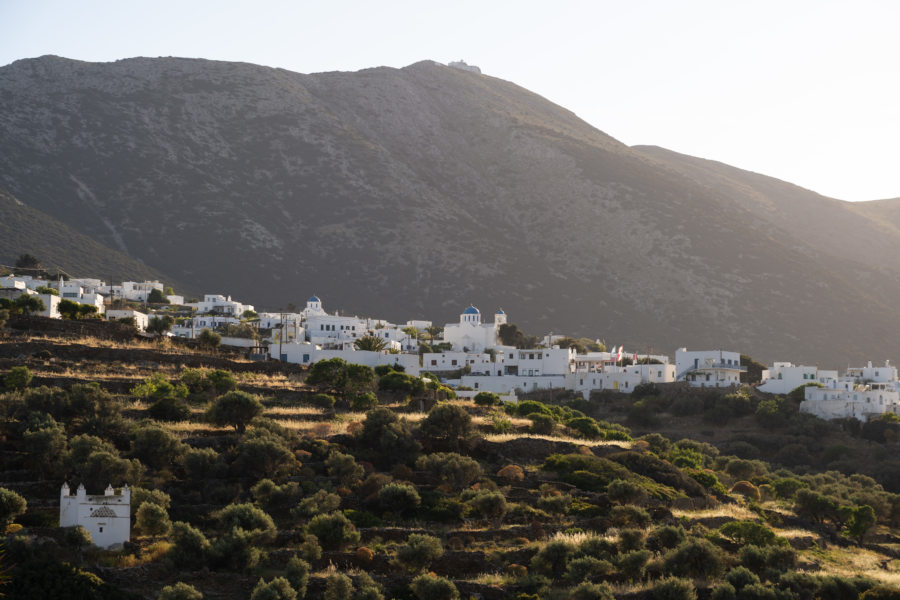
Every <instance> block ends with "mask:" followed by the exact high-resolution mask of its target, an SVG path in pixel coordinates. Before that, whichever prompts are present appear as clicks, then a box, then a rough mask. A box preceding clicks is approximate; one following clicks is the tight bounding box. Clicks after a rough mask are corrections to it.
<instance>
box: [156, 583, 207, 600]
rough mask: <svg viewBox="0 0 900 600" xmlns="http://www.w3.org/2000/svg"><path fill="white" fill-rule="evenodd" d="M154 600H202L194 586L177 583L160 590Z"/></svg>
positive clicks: (201, 595)
mask: <svg viewBox="0 0 900 600" xmlns="http://www.w3.org/2000/svg"><path fill="white" fill-rule="evenodd" d="M156 600H203V594H201V593H200V592H198V591H197V588H195V587H194V586H192V585H188V584H186V583H184V582H182V581H179V582H178V583H176V584H175V585H167V586H166V587H164V588H163V589H161V590H160V592H159V596H157V597H156Z"/></svg>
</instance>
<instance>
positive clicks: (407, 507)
mask: <svg viewBox="0 0 900 600" xmlns="http://www.w3.org/2000/svg"><path fill="white" fill-rule="evenodd" d="M378 504H379V506H380V507H381V510H382V511H385V512H388V511H389V512H391V513H393V514H395V515H397V516H398V517H401V518H402V517H404V516H408V515H411V514H413V513H414V512H415V511H416V510H417V509H418V508H419V506H420V505H421V504H422V498H421V497H420V496H419V492H418V491H417V490H416V488H415V487H413V486H412V485H410V484H408V483H389V484H387V485H385V486H384V487H382V488H381V489H380V490H378Z"/></svg>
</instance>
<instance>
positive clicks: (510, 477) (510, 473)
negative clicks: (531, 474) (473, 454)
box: [497, 465, 525, 482]
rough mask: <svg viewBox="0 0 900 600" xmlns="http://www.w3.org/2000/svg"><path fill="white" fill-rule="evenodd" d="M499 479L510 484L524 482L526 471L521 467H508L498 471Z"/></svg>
mask: <svg viewBox="0 0 900 600" xmlns="http://www.w3.org/2000/svg"><path fill="white" fill-rule="evenodd" d="M497 477H499V478H500V479H506V480H507V481H510V482H515V481H522V480H523V479H525V471H524V470H523V469H522V467H520V466H519V465H506V466H505V467H503V468H502V469H500V470H499V471H497Z"/></svg>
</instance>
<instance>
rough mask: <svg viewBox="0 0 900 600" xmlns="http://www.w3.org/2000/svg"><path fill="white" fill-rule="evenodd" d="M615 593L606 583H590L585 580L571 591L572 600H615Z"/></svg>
mask: <svg viewBox="0 0 900 600" xmlns="http://www.w3.org/2000/svg"><path fill="white" fill-rule="evenodd" d="M615 597H616V596H615V594H614V593H613V590H612V588H611V587H609V585H608V584H606V583H590V582H587V581H585V582H584V583H581V584H579V585H577V586H575V587H574V588H572V591H571V592H569V598H571V600H615Z"/></svg>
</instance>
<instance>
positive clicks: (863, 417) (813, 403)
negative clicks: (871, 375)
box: [800, 380, 900, 421]
mask: <svg viewBox="0 0 900 600" xmlns="http://www.w3.org/2000/svg"><path fill="white" fill-rule="evenodd" d="M830 383H831V385H829V386H827V387H815V386H811V387H807V388H806V389H805V390H804V400H803V402H801V403H800V412H805V413H810V414H812V415H815V416H817V417H819V418H821V419H845V418H847V417H852V418H854V419H857V420H859V421H867V420H869V419H871V418H873V417H877V416H879V415H883V414H884V413H894V414H900V393H898V391H897V388H896V387H895V384H894V383H891V382H879V383H875V382H873V383H868V384H857V383H853V382H851V381H848V380H840V381H832V382H830Z"/></svg>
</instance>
